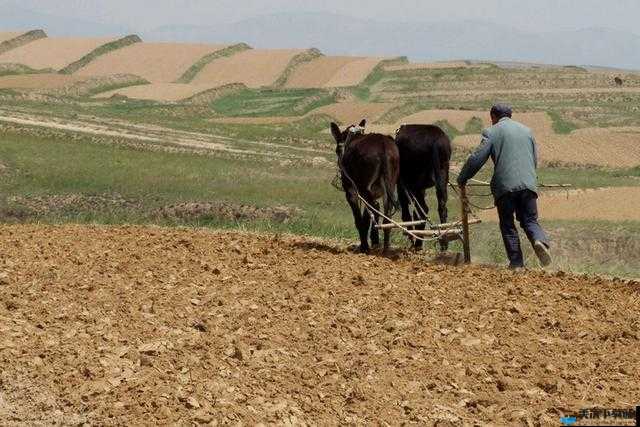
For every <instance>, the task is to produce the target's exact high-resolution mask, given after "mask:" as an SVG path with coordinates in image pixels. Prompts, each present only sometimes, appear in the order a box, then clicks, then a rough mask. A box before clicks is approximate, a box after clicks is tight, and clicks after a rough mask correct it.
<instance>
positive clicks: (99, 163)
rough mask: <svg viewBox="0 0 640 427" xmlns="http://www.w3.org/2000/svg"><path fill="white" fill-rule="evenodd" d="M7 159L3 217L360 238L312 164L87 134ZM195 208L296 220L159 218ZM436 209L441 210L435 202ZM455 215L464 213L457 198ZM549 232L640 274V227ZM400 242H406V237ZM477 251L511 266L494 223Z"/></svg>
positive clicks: (579, 267)
mask: <svg viewBox="0 0 640 427" xmlns="http://www.w3.org/2000/svg"><path fill="white" fill-rule="evenodd" d="M0 159H1V162H2V169H1V171H2V172H1V173H2V180H1V181H0V194H1V195H2V197H0V220H2V221H6V222H19V221H44V222H53V223H60V222H62V223H64V222H95V223H106V224H120V223H136V224H138V223H155V224H165V225H183V226H207V227H222V228H241V229H246V230H256V231H268V232H276V233H295V234H303V235H312V236H322V237H328V238H339V239H347V240H348V241H349V242H352V243H355V241H356V237H355V236H356V235H355V230H354V228H353V226H352V218H351V214H350V211H349V209H348V207H347V205H346V202H345V201H344V197H343V195H342V194H341V193H340V192H339V191H337V190H336V189H334V188H333V187H332V186H331V180H332V179H333V177H334V176H335V169H334V168H333V167H332V166H324V167H317V168H309V167H302V166H296V165H295V164H290V163H286V162H282V163H280V162H274V161H267V160H265V161H260V160H256V159H251V160H242V159H234V158H232V157H228V156H227V157H225V156H224V155H196V154H189V153H165V152H157V151H147V150H143V149H135V148H128V147H122V146H118V145H112V144H95V143H91V142H90V141H88V140H86V141H85V140H83V139H82V138H80V139H77V140H75V141H74V142H69V141H68V140H66V139H64V138H59V139H58V138H51V137H42V138H38V137H26V136H24V135H20V134H16V133H11V132H5V133H3V134H0ZM540 175H541V178H542V179H543V180H548V181H553V182H559V181H561V182H569V183H572V184H574V185H575V186H577V187H590V186H596V187H599V186H613V185H630V182H633V181H630V179H629V178H628V177H627V176H628V175H627V173H626V172H625V173H622V171H610V170H597V169H594V170H571V169H566V170H565V169H543V170H541V171H540ZM189 202H192V203H212V202H214V203H218V202H223V203H226V204H227V206H231V207H232V209H236V208H237V209H238V210H241V206H245V205H248V206H251V207H252V208H257V209H269V208H283V209H285V210H286V211H287V212H291V213H292V214H291V215H290V216H289V217H287V218H286V220H284V221H283V220H282V219H277V218H271V217H269V216H268V215H267V216H260V215H257V216H256V217H252V216H251V215H250V216H248V217H239V218H230V217H229V216H228V215H225V214H223V213H219V212H218V211H216V210H213V211H208V212H204V213H199V214H194V215H187V216H178V217H166V216H163V215H160V214H158V212H162V210H163V209H164V208H166V207H169V206H174V205H180V204H184V203H189ZM482 203H490V200H486V199H485V200H483V201H482ZM431 206H435V204H434V201H433V200H431ZM450 210H451V212H452V215H453V216H455V214H456V212H457V201H456V200H455V198H454V197H452V200H451V205H450ZM545 226H546V227H547V228H548V229H549V230H550V233H551V235H552V236H553V237H554V238H555V239H557V240H558V257H559V261H558V266H560V267H562V268H564V269H571V270H574V271H584V272H600V273H608V274H621V275H630V276H634V275H636V276H637V275H638V274H640V268H638V266H640V262H638V261H639V260H638V259H636V258H637V254H638V253H640V250H636V249H640V238H638V237H637V236H639V234H638V233H637V231H638V230H640V223H630V224H615V223H607V222H600V223H597V224H591V223H589V224H586V223H580V222H570V221H569V222H561V221H560V222H550V223H546V224H545ZM594 230H595V231H594ZM634 231H635V232H634ZM394 241H395V243H396V244H397V245H402V246H404V245H405V243H404V239H403V238H401V236H400V235H396V236H395V238H394ZM596 243H597V245H596ZM594 245H595V246H594ZM453 249H456V248H455V245H454V248H453ZM474 255H475V257H476V260H478V261H481V262H497V263H503V262H504V255H503V249H502V243H501V240H500V237H499V233H498V232H497V229H496V225H495V224H484V225H481V226H479V227H478V228H477V229H475V230H474ZM529 255H530V254H529Z"/></svg>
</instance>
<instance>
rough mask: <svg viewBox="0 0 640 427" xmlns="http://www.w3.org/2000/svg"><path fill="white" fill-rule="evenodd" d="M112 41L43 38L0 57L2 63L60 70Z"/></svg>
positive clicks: (104, 39) (101, 39) (37, 68)
mask: <svg viewBox="0 0 640 427" xmlns="http://www.w3.org/2000/svg"><path fill="white" fill-rule="evenodd" d="M111 41H114V39H108V38H65V37H59V38H43V39H39V40H35V41H33V42H31V43H28V44H26V45H24V46H20V47H18V48H16V49H13V50H10V51H9V52H6V53H4V54H2V55H0V63H9V64H22V65H26V66H28V67H31V68H33V69H36V70H43V69H47V68H51V69H54V70H60V69H62V68H64V67H66V66H67V65H69V64H71V63H72V62H75V61H77V60H78V59H80V58H82V57H83V56H84V55H86V54H88V53H90V52H91V51H93V50H94V49H96V48H97V47H99V46H102V45H103V44H105V43H109V42H111ZM112 74H114V73H112Z"/></svg>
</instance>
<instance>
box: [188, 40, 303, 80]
mask: <svg viewBox="0 0 640 427" xmlns="http://www.w3.org/2000/svg"><path fill="white" fill-rule="evenodd" d="M303 52H304V51H303V50H285V49H282V50H278V49H273V50H263V49H250V50H245V51H243V52H240V53H237V54H235V55H231V56H229V57H226V58H220V59H217V60H214V61H212V62H210V63H209V64H208V65H206V66H205V67H204V68H203V69H202V70H201V71H200V72H199V73H198V74H197V75H196V76H195V78H194V79H193V80H192V83H194V84H199V85H207V86H209V87H216V86H222V85H225V84H229V83H242V84H244V85H245V86H247V87H250V88H259V87H262V86H271V85H273V84H274V83H275V82H276V80H278V78H279V77H280V75H282V73H283V72H284V71H285V69H286V68H287V66H288V65H289V63H290V62H291V60H292V59H293V58H294V57H295V56H296V55H299V54H301V53H303Z"/></svg>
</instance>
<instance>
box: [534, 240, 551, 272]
mask: <svg viewBox="0 0 640 427" xmlns="http://www.w3.org/2000/svg"><path fill="white" fill-rule="evenodd" d="M533 250H534V251H535V253H536V256H537V257H538V259H539V260H540V264H541V265H542V266H543V267H547V266H548V265H549V264H551V253H550V252H549V247H548V246H547V245H546V244H544V243H543V242H541V241H540V240H536V242H535V243H534V244H533Z"/></svg>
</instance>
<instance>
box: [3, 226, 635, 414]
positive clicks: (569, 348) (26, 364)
mask: <svg viewBox="0 0 640 427" xmlns="http://www.w3.org/2000/svg"><path fill="white" fill-rule="evenodd" d="M0 255H1V256H0V295H1V296H2V298H1V301H2V303H0V331H2V335H0V336H1V338H0V360H1V362H2V366H3V369H2V373H1V374H0V375H1V376H0V380H1V381H2V384H3V387H2V391H1V395H0V422H1V423H2V424H4V425H18V424H21V425H22V424H82V423H90V424H104V423H107V424H110V423H113V424H129V425H131V424H141V423H144V424H176V423H177V424H191V423H210V422H214V423H215V422H218V423H221V424H222V423H227V424H228V423H234V424H236V423H238V422H241V423H251V424H253V423H256V422H266V423H276V424H302V423H304V422H307V423H316V424H334V423H341V424H343V423H355V424H367V423H376V422H377V423H380V422H382V423H391V424H400V423H402V422H412V423H419V424H424V425H463V424H469V425H471V424H474V423H475V424H477V423H480V424H493V425H515V424H518V425H555V424H557V423H558V421H559V419H560V417H561V416H562V415H564V414H567V413H570V412H574V411H577V410H579V409H580V408H584V407H591V406H600V407H603V406H604V407H628V406H630V405H633V404H635V403H637V402H636V401H635V400H634V396H638V394H639V393H640V386H638V383H637V381H636V378H635V376H634V375H635V372H636V368H637V366H638V363H640V355H639V354H638V353H637V352H636V351H635V348H637V345H638V338H639V335H638V320H637V318H636V317H635V316H630V315H629V313H636V312H638V310H640V300H639V299H638V290H639V289H640V288H639V286H640V285H639V284H638V283H628V282H622V281H607V280H603V279H598V278H585V277H575V276H570V275H564V274H561V273H557V274H554V275H551V274H545V273H537V272H527V273H513V272H510V271H506V270H499V269H494V268H489V267H479V266H475V267H468V268H456V267H447V266H439V265H431V266H430V265H427V264H425V263H424V262H423V261H421V260H420V259H419V258H418V257H417V256H411V255H405V254H399V255H400V259H399V260H396V261H394V260H391V259H388V258H382V257H368V256H362V255H355V254H351V253H348V252H345V251H344V249H343V248H342V247H340V246H339V245H335V244H331V243H327V242H313V241H309V240H305V239H303V238H290V237H282V236H280V237H278V236H270V235H251V234H240V233H235V232H234V233H232V232H211V231H199V230H195V231H189V230H176V229H162V228H134V227H124V228H97V227H82V226H64V227H52V226H37V225H28V226H1V227H0Z"/></svg>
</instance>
